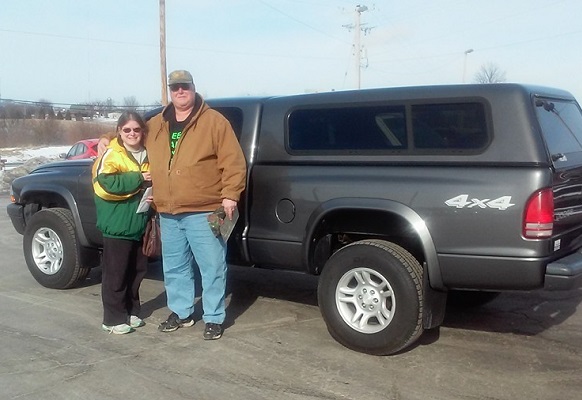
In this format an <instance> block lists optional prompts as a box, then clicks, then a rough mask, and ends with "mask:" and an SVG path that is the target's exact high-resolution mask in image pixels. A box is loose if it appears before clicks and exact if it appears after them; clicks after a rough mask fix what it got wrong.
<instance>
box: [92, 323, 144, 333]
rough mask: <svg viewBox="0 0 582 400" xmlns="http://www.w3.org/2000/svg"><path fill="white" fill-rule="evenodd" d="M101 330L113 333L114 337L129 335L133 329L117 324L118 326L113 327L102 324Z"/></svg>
mask: <svg viewBox="0 0 582 400" xmlns="http://www.w3.org/2000/svg"><path fill="white" fill-rule="evenodd" d="M142 322H143V321H142ZM101 329H103V330H104V331H106V332H109V333H114V334H116V335H125V334H126V333H130V332H133V331H134V329H133V328H132V327H131V326H129V325H127V324H119V325H113V326H109V325H105V324H102V325H101Z"/></svg>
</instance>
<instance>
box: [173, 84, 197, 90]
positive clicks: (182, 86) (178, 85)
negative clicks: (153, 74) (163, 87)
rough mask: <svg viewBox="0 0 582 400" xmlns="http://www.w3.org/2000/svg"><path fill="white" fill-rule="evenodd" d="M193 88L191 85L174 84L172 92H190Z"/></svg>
mask: <svg viewBox="0 0 582 400" xmlns="http://www.w3.org/2000/svg"><path fill="white" fill-rule="evenodd" d="M191 87H192V86H191V85H190V84H189V83H174V84H173V85H170V90H171V91H172V92H177V91H178V90H180V89H182V90H190V88H191Z"/></svg>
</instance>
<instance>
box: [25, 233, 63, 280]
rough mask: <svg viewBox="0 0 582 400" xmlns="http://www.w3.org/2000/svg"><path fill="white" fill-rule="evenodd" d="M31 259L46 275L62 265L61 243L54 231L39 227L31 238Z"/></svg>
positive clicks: (56, 270) (51, 273)
mask: <svg viewBox="0 0 582 400" xmlns="http://www.w3.org/2000/svg"><path fill="white" fill-rule="evenodd" d="M32 259H33V260H34V263H35V265H36V267H37V268H38V269H39V270H40V271H41V272H42V273H43V274H46V275H54V274H56V273H57V272H59V270H60V269H61V267H62V265H63V243H62V242H61V239H60V238H59V236H58V235H57V234H56V232H55V231H53V230H52V229H49V228H40V229H39V230H37V231H36V232H35V233H34V236H33V239H32Z"/></svg>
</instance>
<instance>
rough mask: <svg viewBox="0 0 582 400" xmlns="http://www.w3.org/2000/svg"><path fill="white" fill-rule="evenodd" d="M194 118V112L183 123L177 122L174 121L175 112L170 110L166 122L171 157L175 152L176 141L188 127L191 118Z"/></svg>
mask: <svg viewBox="0 0 582 400" xmlns="http://www.w3.org/2000/svg"><path fill="white" fill-rule="evenodd" d="M193 116H194V110H192V112H191V113H190V114H189V115H188V117H186V119H185V120H184V121H177V120H176V110H174V108H172V110H171V112H170V113H169V115H168V121H169V123H170V153H171V157H170V158H172V157H174V153H175V152H176V146H177V144H178V140H180V138H181V137H182V131H183V130H184V128H185V127H186V125H188V123H189V122H190V120H191V119H192V117H193Z"/></svg>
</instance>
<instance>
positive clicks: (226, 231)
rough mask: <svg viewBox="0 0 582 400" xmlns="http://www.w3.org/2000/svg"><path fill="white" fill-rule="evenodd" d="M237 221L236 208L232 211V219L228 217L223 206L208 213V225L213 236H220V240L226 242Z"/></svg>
mask: <svg viewBox="0 0 582 400" xmlns="http://www.w3.org/2000/svg"><path fill="white" fill-rule="evenodd" d="M236 221H238V209H236V208H235V209H234V211H233V213H232V220H230V219H228V217H227V216H226V212H225V211H224V207H222V206H220V207H218V208H217V209H216V210H215V211H214V212H213V213H212V214H209V215H208V225H209V226H210V229H211V230H212V233H214V236H216V237H219V236H222V240H224V242H225V243H226V242H227V241H228V238H229V237H230V234H231V233H232V230H233V229H234V226H235V225H236Z"/></svg>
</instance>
